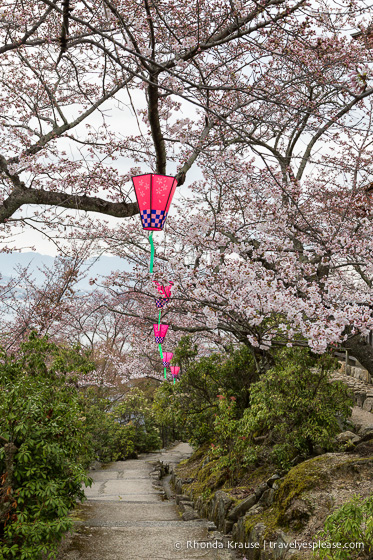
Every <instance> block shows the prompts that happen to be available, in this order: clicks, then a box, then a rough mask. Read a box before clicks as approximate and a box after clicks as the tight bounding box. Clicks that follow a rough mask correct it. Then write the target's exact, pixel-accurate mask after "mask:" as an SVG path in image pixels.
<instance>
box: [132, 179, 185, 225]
mask: <svg viewBox="0 0 373 560" xmlns="http://www.w3.org/2000/svg"><path fill="white" fill-rule="evenodd" d="M132 181H133V186H134V188H135V193H136V199H137V203H138V205H139V210H140V216H141V222H142V227H143V229H146V230H149V231H160V230H162V229H163V226H164V224H165V221H166V218H167V214H168V210H169V208H170V205H171V201H172V197H173V196H174V193H175V190H176V187H177V180H176V179H175V177H171V176H169V175H156V174H154V173H148V174H146V175H137V176H135V177H132Z"/></svg>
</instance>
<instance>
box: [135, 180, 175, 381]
mask: <svg viewBox="0 0 373 560" xmlns="http://www.w3.org/2000/svg"><path fill="white" fill-rule="evenodd" d="M132 181H133V186H134V189H135V193H136V199H137V204H138V205H139V210H140V217H141V223H142V227H143V229H144V230H146V231H149V232H150V233H149V237H148V239H149V243H150V265H149V272H150V273H151V274H153V267H154V241H153V231H162V230H163V227H164V225H165V223H166V218H167V215H168V211H169V208H170V206H171V202H172V198H173V196H174V193H175V190H176V187H177V180H176V179H175V177H171V176H169V175H156V174H154V173H148V174H145V175H136V176H135V177H132ZM153 282H154V284H155V285H156V287H157V290H158V292H159V293H160V295H161V297H160V298H158V299H156V302H155V303H156V306H157V309H159V315H158V323H155V324H153V329H154V337H155V342H156V343H157V344H158V349H159V354H160V357H161V360H162V363H163V367H164V378H165V379H167V368H169V367H170V369H171V375H172V377H173V380H174V383H175V382H176V378H177V375H178V373H179V371H180V367H178V366H170V362H171V360H172V357H173V353H172V352H164V353H163V350H162V344H163V342H164V340H165V338H166V334H167V331H168V327H169V325H165V324H161V318H162V310H163V309H164V308H165V306H166V305H167V303H168V302H169V301H170V298H171V287H172V285H173V282H169V284H168V286H163V285H161V284H159V282H157V281H156V280H153Z"/></svg>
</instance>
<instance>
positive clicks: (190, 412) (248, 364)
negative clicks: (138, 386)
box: [156, 346, 258, 445]
mask: <svg viewBox="0 0 373 560" xmlns="http://www.w3.org/2000/svg"><path fill="white" fill-rule="evenodd" d="M257 379H258V376H257V373H256V369H255V363H254V360H253V357H252V355H251V353H250V351H249V350H248V348H246V347H245V346H243V347H241V348H239V349H238V350H236V351H235V352H233V353H232V354H231V355H230V356H229V355H226V354H212V355H211V356H209V357H207V358H201V359H200V360H198V361H190V362H189V364H188V367H187V369H184V371H183V374H182V376H181V379H180V381H179V382H178V383H177V384H176V385H175V386H173V388H172V392H171V391H170V399H169V407H170V417H172V418H173V421H174V422H175V423H176V428H177V429H178V430H179V431H182V432H183V433H184V434H185V435H186V437H187V438H188V439H189V440H190V441H191V442H192V443H193V444H195V445H201V444H203V443H205V442H212V441H213V440H214V422H215V414H216V413H217V412H218V400H217V398H216V397H217V395H218V394H224V395H225V396H227V398H228V399H229V397H235V398H236V404H235V408H236V411H237V417H240V416H242V414H243V411H244V409H245V408H246V407H247V406H248V404H249V396H250V387H251V384H252V382H253V381H256V380H257ZM164 391H165V390H164V389H162V388H161V389H159V393H157V396H156V402H157V399H158V397H159V394H160V393H162V392H164Z"/></svg>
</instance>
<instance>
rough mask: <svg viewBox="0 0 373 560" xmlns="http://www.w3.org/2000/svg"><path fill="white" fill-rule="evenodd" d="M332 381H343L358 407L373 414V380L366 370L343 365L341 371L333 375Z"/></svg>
mask: <svg viewBox="0 0 373 560" xmlns="http://www.w3.org/2000/svg"><path fill="white" fill-rule="evenodd" d="M332 380H336V381H342V383H344V384H345V385H347V387H348V388H349V389H350V390H351V394H352V397H353V399H354V404H355V405H356V406H358V407H360V408H362V409H363V410H367V411H368V412H373V380H372V376H371V375H370V374H369V372H368V371H367V370H366V369H364V368H361V367H356V366H350V365H346V364H345V363H341V367H340V369H339V370H338V371H337V372H335V373H334V374H333V376H332Z"/></svg>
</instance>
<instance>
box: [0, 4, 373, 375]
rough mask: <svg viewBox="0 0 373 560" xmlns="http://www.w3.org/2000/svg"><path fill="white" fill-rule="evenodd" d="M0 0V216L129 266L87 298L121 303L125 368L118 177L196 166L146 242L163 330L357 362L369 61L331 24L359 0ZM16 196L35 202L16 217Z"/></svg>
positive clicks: (139, 268)
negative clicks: (171, 285)
mask: <svg viewBox="0 0 373 560" xmlns="http://www.w3.org/2000/svg"><path fill="white" fill-rule="evenodd" d="M9 6H10V4H9V5H8V6H7V7H6V8H5V10H4V11H3V20H2V24H1V25H2V30H3V33H4V38H5V42H4V44H5V47H4V48H5V50H3V51H2V56H4V61H5V62H4V65H3V66H2V68H3V70H2V73H3V74H2V82H1V83H2V87H3V91H4V93H3V97H2V114H3V117H2V120H1V128H2V131H1V134H2V146H3V153H4V154H5V155H3V156H1V158H0V169H1V172H2V174H1V177H2V184H3V189H4V195H3V203H2V207H1V208H0V221H2V222H3V223H4V226H3V228H4V229H3V232H4V234H5V235H9V233H10V231H11V228H12V227H13V226H14V225H17V224H19V223H23V224H29V225H33V226H34V227H40V228H42V229H43V230H44V231H46V230H48V231H50V230H51V227H54V228H64V227H67V226H68V227H69V228H71V229H69V230H68V231H67V232H66V233H63V231H62V235H64V236H65V237H66V238H67V239H68V240H69V239H70V238H71V237H75V238H80V239H81V240H83V241H84V240H87V239H92V238H95V239H97V240H101V243H102V246H104V247H106V249H107V250H110V251H111V252H113V253H115V254H118V255H120V256H123V257H124V258H127V259H129V260H131V261H132V263H133V264H134V266H135V268H134V271H133V273H131V274H126V275H116V276H114V277H112V278H111V280H110V282H109V283H108V284H107V290H108V294H107V297H106V298H105V301H104V302H103V303H102V302H101V303H100V305H98V304H97V302H96V303H94V304H93V305H94V309H95V310H96V311H95V312H94V315H95V317H96V319H98V316H99V314H102V316H103V317H105V313H103V311H102V309H106V310H107V311H106V312H107V313H108V314H115V313H116V314H117V315H118V316H121V317H124V318H126V321H125V329H126V333H127V334H129V333H130V336H131V337H132V338H133V344H132V341H131V348H132V350H133V352H134V357H133V360H132V362H131V366H130V365H129V364H127V366H128V367H129V369H128V370H126V371H130V369H131V368H132V370H136V371H139V370H141V371H143V370H144V368H143V366H141V363H142V362H141V360H142V357H143V356H147V357H148V358H149V359H150V360H152V359H155V358H153V350H151V349H150V348H149V350H148V347H147V342H146V340H147V339H146V336H147V333H149V336H151V324H152V323H153V322H156V320H157V316H156V313H155V308H154V301H153V300H154V293H153V290H152V287H151V285H152V280H153V278H152V277H151V276H150V275H149V274H148V273H147V259H148V254H149V253H148V247H147V244H146V239H145V237H144V235H143V234H142V233H141V230H140V226H139V219H138V216H135V214H137V213H138V208H137V206H136V204H135V203H134V202H133V194H132V191H131V187H130V175H131V174H133V173H138V172H145V171H146V170H151V171H153V172H157V173H161V174H164V173H169V172H171V171H172V172H175V174H176V176H177V179H178V184H179V185H180V186H181V185H182V184H183V183H184V181H185V176H186V174H187V173H188V172H189V170H190V169H191V167H192V166H193V165H194V166H195V165H196V164H198V168H199V170H200V172H201V174H202V178H201V180H199V181H195V182H194V183H193V184H192V185H189V189H188V192H185V190H184V189H178V190H179V201H178V202H177V199H175V207H177V215H176V216H170V217H169V220H168V225H167V228H166V232H165V235H164V236H163V237H162V238H161V236H159V240H160V242H161V244H160V245H159V246H158V249H157V260H156V274H157V278H159V279H162V278H163V279H172V280H173V281H174V282H175V297H174V299H173V300H172V302H171V303H170V305H169V308H168V310H167V313H166V315H165V318H167V320H168V322H169V323H170V324H171V326H172V329H173V330H172V333H173V334H172V335H171V337H170V343H171V342H176V338H175V340H174V338H172V337H175V336H176V335H177V333H182V332H190V333H198V336H200V337H201V340H203V341H204V342H205V341H206V343H208V344H210V347H211V345H223V346H224V345H226V344H229V343H231V342H232V341H238V342H241V343H245V344H247V345H248V346H249V347H250V348H251V349H252V351H253V353H254V355H255V357H256V359H257V362H258V368H260V369H262V368H265V367H267V366H268V363H270V359H271V348H272V347H274V346H281V345H291V344H299V345H309V346H310V347H311V348H312V349H313V350H314V351H316V352H323V351H325V350H326V349H327V348H328V347H330V346H332V345H338V346H341V345H344V346H345V347H349V348H352V349H353V353H354V354H355V355H356V356H357V357H358V358H359V359H360V361H361V362H362V363H363V364H364V365H366V366H367V367H368V369H369V370H370V371H373V352H372V351H371V350H369V348H368V347H367V346H366V345H365V344H364V339H363V335H365V334H366V333H367V332H368V331H369V330H370V329H371V328H372V315H371V305H372V302H371V282H372V280H371V278H372V276H371V275H372V255H371V245H372V243H371V241H372V239H371V237H372V236H371V228H372V224H371V212H370V200H369V198H370V194H369V190H370V188H369V186H370V185H371V183H372V177H371V171H370V167H371V166H370V163H371V144H370V133H371V122H372V106H371V98H372V93H373V88H372V87H371V62H372V61H371V51H370V50H369V49H368V48H367V46H366V44H365V43H364V42H359V41H357V40H354V39H353V38H351V36H350V34H349V33H350V31H351V29H352V28H356V29H359V28H360V29H365V28H366V27H367V25H368V24H367V21H366V20H367V18H369V12H368V10H367V3H365V2H354V1H348V2H343V1H341V2H333V1H332V0H331V1H326V0H325V1H324V0H318V1H317V2H313V3H309V2H306V1H296V0H293V1H292V0H262V1H254V0H252V1H247V2H238V1H237V2H228V1H223V2H222V1H213V2H211V1H208V2H206V1H203V0H200V1H199V2H196V3H195V4H192V3H190V2H177V3H175V4H173V3H171V2H169V1H163V2H161V1H159V2H158V1H150V0H149V1H147V0H144V2H135V1H129V0H126V1H114V0H112V1H109V0H102V1H100V2H92V3H91V2H85V3H81V4H80V3H75V2H66V1H65V2H64V3H63V4H61V3H58V2H53V1H49V0H40V1H39V2H36V1H35V2H33V3H30V4H29V5H28V6H27V7H26V8H25V7H24V6H23V4H18V3H15V4H14V6H13V5H12V9H10V7H9ZM30 21H31V22H33V23H32V24H31V25H30V23H29V22H30ZM15 65H17V67H19V68H21V71H20V72H19V74H17V77H15V76H14V75H13V74H14V72H13V69H14V67H15ZM113 99H117V101H118V102H119V103H127V104H128V105H129V106H130V108H131V109H132V111H133V114H134V116H135V117H136V119H137V125H138V132H137V133H132V134H128V133H127V134H120V132H118V130H116V128H115V126H112V123H110V122H109V121H108V119H107V117H106V112H105V111H106V108H107V107H108V105H107V102H108V101H109V100H113ZM95 114H97V115H99V117H98V116H97V121H96V124H95V126H96V128H94V126H93V125H92V121H91V120H90V119H91V118H92V115H95ZM97 122H98V123H99V124H98V125H97ZM84 124H86V125H87V126H86V127H85V128H84V126H83V125H84ZM131 132H132V131H131ZM71 146H73V148H71ZM124 159H127V160H129V161H130V162H131V164H130V165H131V166H132V167H130V166H129V169H128V170H127V172H126V173H123V172H122V171H121V170H120V168H119V166H118V164H117V163H116V162H118V161H120V160H124ZM135 166H136V167H135ZM131 197H132V198H131ZM27 204H37V205H40V206H41V210H40V209H38V211H37V212H35V213H34V214H33V216H32V217H31V218H30V216H22V215H21V214H19V209H20V208H21V207H23V206H24V205H27ZM50 207H52V208H53V211H52V212H51V211H47V210H46V208H50ZM58 208H62V209H78V210H83V211H87V212H90V211H93V212H100V213H101V214H104V215H105V214H106V215H111V216H116V217H121V218H122V217H123V218H127V219H126V220H125V221H122V222H121V223H120V224H119V225H118V226H114V227H111V228H109V227H108V224H106V223H105V222H103V221H98V220H97V219H96V216H94V217H89V216H87V217H86V218H84V220H83V219H81V220H79V224H78V225H79V228H78V227H76V223H75V222H76V217H75V216H69V214H63V213H57V211H56V209H58ZM131 216H133V217H131ZM95 297H97V298H100V297H102V296H99V295H96V296H95ZM92 301H94V300H93V299H92ZM74 303H75V299H74V301H72V302H71V306H72V307H71V309H73V308H74ZM87 306H88V307H89V304H88V303H87ZM88 307H87V309H88ZM98 309H100V311H98ZM68 313H69V311H68V310H66V311H64V316H67V315H68ZM74 313H75V312H73V311H72V312H71V315H74ZM77 316H79V317H81V314H80V313H78V315H77ZM91 316H92V315H89V317H91ZM105 320H106V319H105ZM87 321H88V319H87ZM110 321H114V323H115V320H114V318H113V317H111V319H110ZM110 321H109V322H110ZM83 323H85V320H84V321H83ZM67 324H68V323H67ZM102 324H103V323H102ZM110 324H112V323H110ZM85 325H86V326H85V328H87V329H89V328H93V327H88V326H87V325H88V322H87V323H85ZM69 326H71V323H70V325H69ZM78 331H79V326H78V325H77V332H78ZM87 332H91V331H88V330H87ZM71 336H72V335H71ZM135 343H136V344H137V346H136V344H135ZM128 344H130V343H129V342H128ZM149 344H150V343H149ZM136 353H137V354H136ZM136 360H138V361H136ZM127 366H126V367H127ZM132 373H134V371H132Z"/></svg>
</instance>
